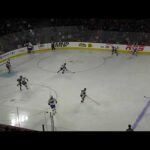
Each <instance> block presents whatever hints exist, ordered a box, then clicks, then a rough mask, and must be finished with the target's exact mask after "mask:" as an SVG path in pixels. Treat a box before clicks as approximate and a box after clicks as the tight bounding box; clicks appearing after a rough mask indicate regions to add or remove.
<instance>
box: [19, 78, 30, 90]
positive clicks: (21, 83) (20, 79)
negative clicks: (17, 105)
mask: <svg viewBox="0 0 150 150" xmlns="http://www.w3.org/2000/svg"><path fill="white" fill-rule="evenodd" d="M17 81H18V84H17V86H20V91H22V85H23V86H25V87H26V89H28V86H27V82H28V79H27V78H26V77H23V76H20V77H19V78H18V79H17Z"/></svg>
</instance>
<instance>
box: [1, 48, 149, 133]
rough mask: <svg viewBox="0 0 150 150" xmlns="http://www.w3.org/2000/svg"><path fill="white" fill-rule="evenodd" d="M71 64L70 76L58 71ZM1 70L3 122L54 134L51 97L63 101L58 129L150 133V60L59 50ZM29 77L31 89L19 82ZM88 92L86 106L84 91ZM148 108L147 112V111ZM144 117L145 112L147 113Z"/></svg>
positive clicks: (16, 61)
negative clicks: (49, 100) (18, 79)
mask: <svg viewBox="0 0 150 150" xmlns="http://www.w3.org/2000/svg"><path fill="white" fill-rule="evenodd" d="M64 62H66V63H67V68H68V69H69V71H68V72H66V73H65V74H61V73H58V74H57V73H56V72H57V71H58V70H59V68H60V66H61V65H62V64H63V63H64ZM11 63H12V73H11V74H8V73H7V70H6V68H5V66H4V65H2V66H0V123H4V124H10V125H14V126H20V127H23V128H29V129H34V130H39V131H42V124H44V125H45V130H46V131H50V130H51V122H50V117H49V112H50V111H51V109H50V108H49V106H48V99H49V97H50V96H51V95H53V96H54V97H55V98H56V99H57V101H58V104H57V113H56V115H55V116H54V124H55V131H125V130H126V129H127V127H128V124H131V125H133V124H136V128H135V131H150V108H149V106H147V105H149V104H147V103H148V101H149V98H144V96H147V97H150V56H149V55H138V56H137V57H136V56H132V57H131V55H129V54H119V56H118V57H117V56H115V55H114V56H111V53H110V52H97V51H87V50H81V51H80V50H56V51H54V52H52V51H50V52H46V53H35V54H31V55H24V56H21V57H18V58H16V59H12V60H11ZM20 75H23V76H25V77H27V78H28V79H29V90H26V89H25V88H24V87H23V91H20V90H19V87H17V86H16V85H17V78H18V77H19V76H20ZM84 88H87V96H88V97H86V99H85V102H84V103H81V98H80V92H81V90H82V89H84ZM146 106H147V108H146V109H145V110H143V109H144V107H146ZM141 113H142V114H141Z"/></svg>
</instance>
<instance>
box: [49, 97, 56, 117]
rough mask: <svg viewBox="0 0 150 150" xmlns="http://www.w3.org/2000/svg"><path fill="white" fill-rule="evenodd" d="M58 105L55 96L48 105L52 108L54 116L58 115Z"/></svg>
mask: <svg viewBox="0 0 150 150" xmlns="http://www.w3.org/2000/svg"><path fill="white" fill-rule="evenodd" d="M56 104H57V100H56V99H55V98H54V97H53V96H51V97H50V99H49V100H48V105H49V106H50V107H51V109H52V111H53V115H55V114H56Z"/></svg>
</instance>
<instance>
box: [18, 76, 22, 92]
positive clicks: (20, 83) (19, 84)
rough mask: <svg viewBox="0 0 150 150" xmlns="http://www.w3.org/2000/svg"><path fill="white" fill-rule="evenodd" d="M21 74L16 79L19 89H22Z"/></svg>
mask: <svg viewBox="0 0 150 150" xmlns="http://www.w3.org/2000/svg"><path fill="white" fill-rule="evenodd" d="M22 78H23V77H22V76H20V77H19V78H18V79H17V81H18V84H17V86H20V91H22Z"/></svg>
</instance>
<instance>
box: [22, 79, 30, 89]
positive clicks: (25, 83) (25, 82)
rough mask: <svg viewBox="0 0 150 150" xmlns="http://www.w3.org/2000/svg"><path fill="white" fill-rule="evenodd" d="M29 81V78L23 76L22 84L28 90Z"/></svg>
mask: <svg viewBox="0 0 150 150" xmlns="http://www.w3.org/2000/svg"><path fill="white" fill-rule="evenodd" d="M28 81H29V80H28V79H27V78H26V77H23V78H22V85H24V86H25V87H26V89H27V90H28V85H27V82H28Z"/></svg>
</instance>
